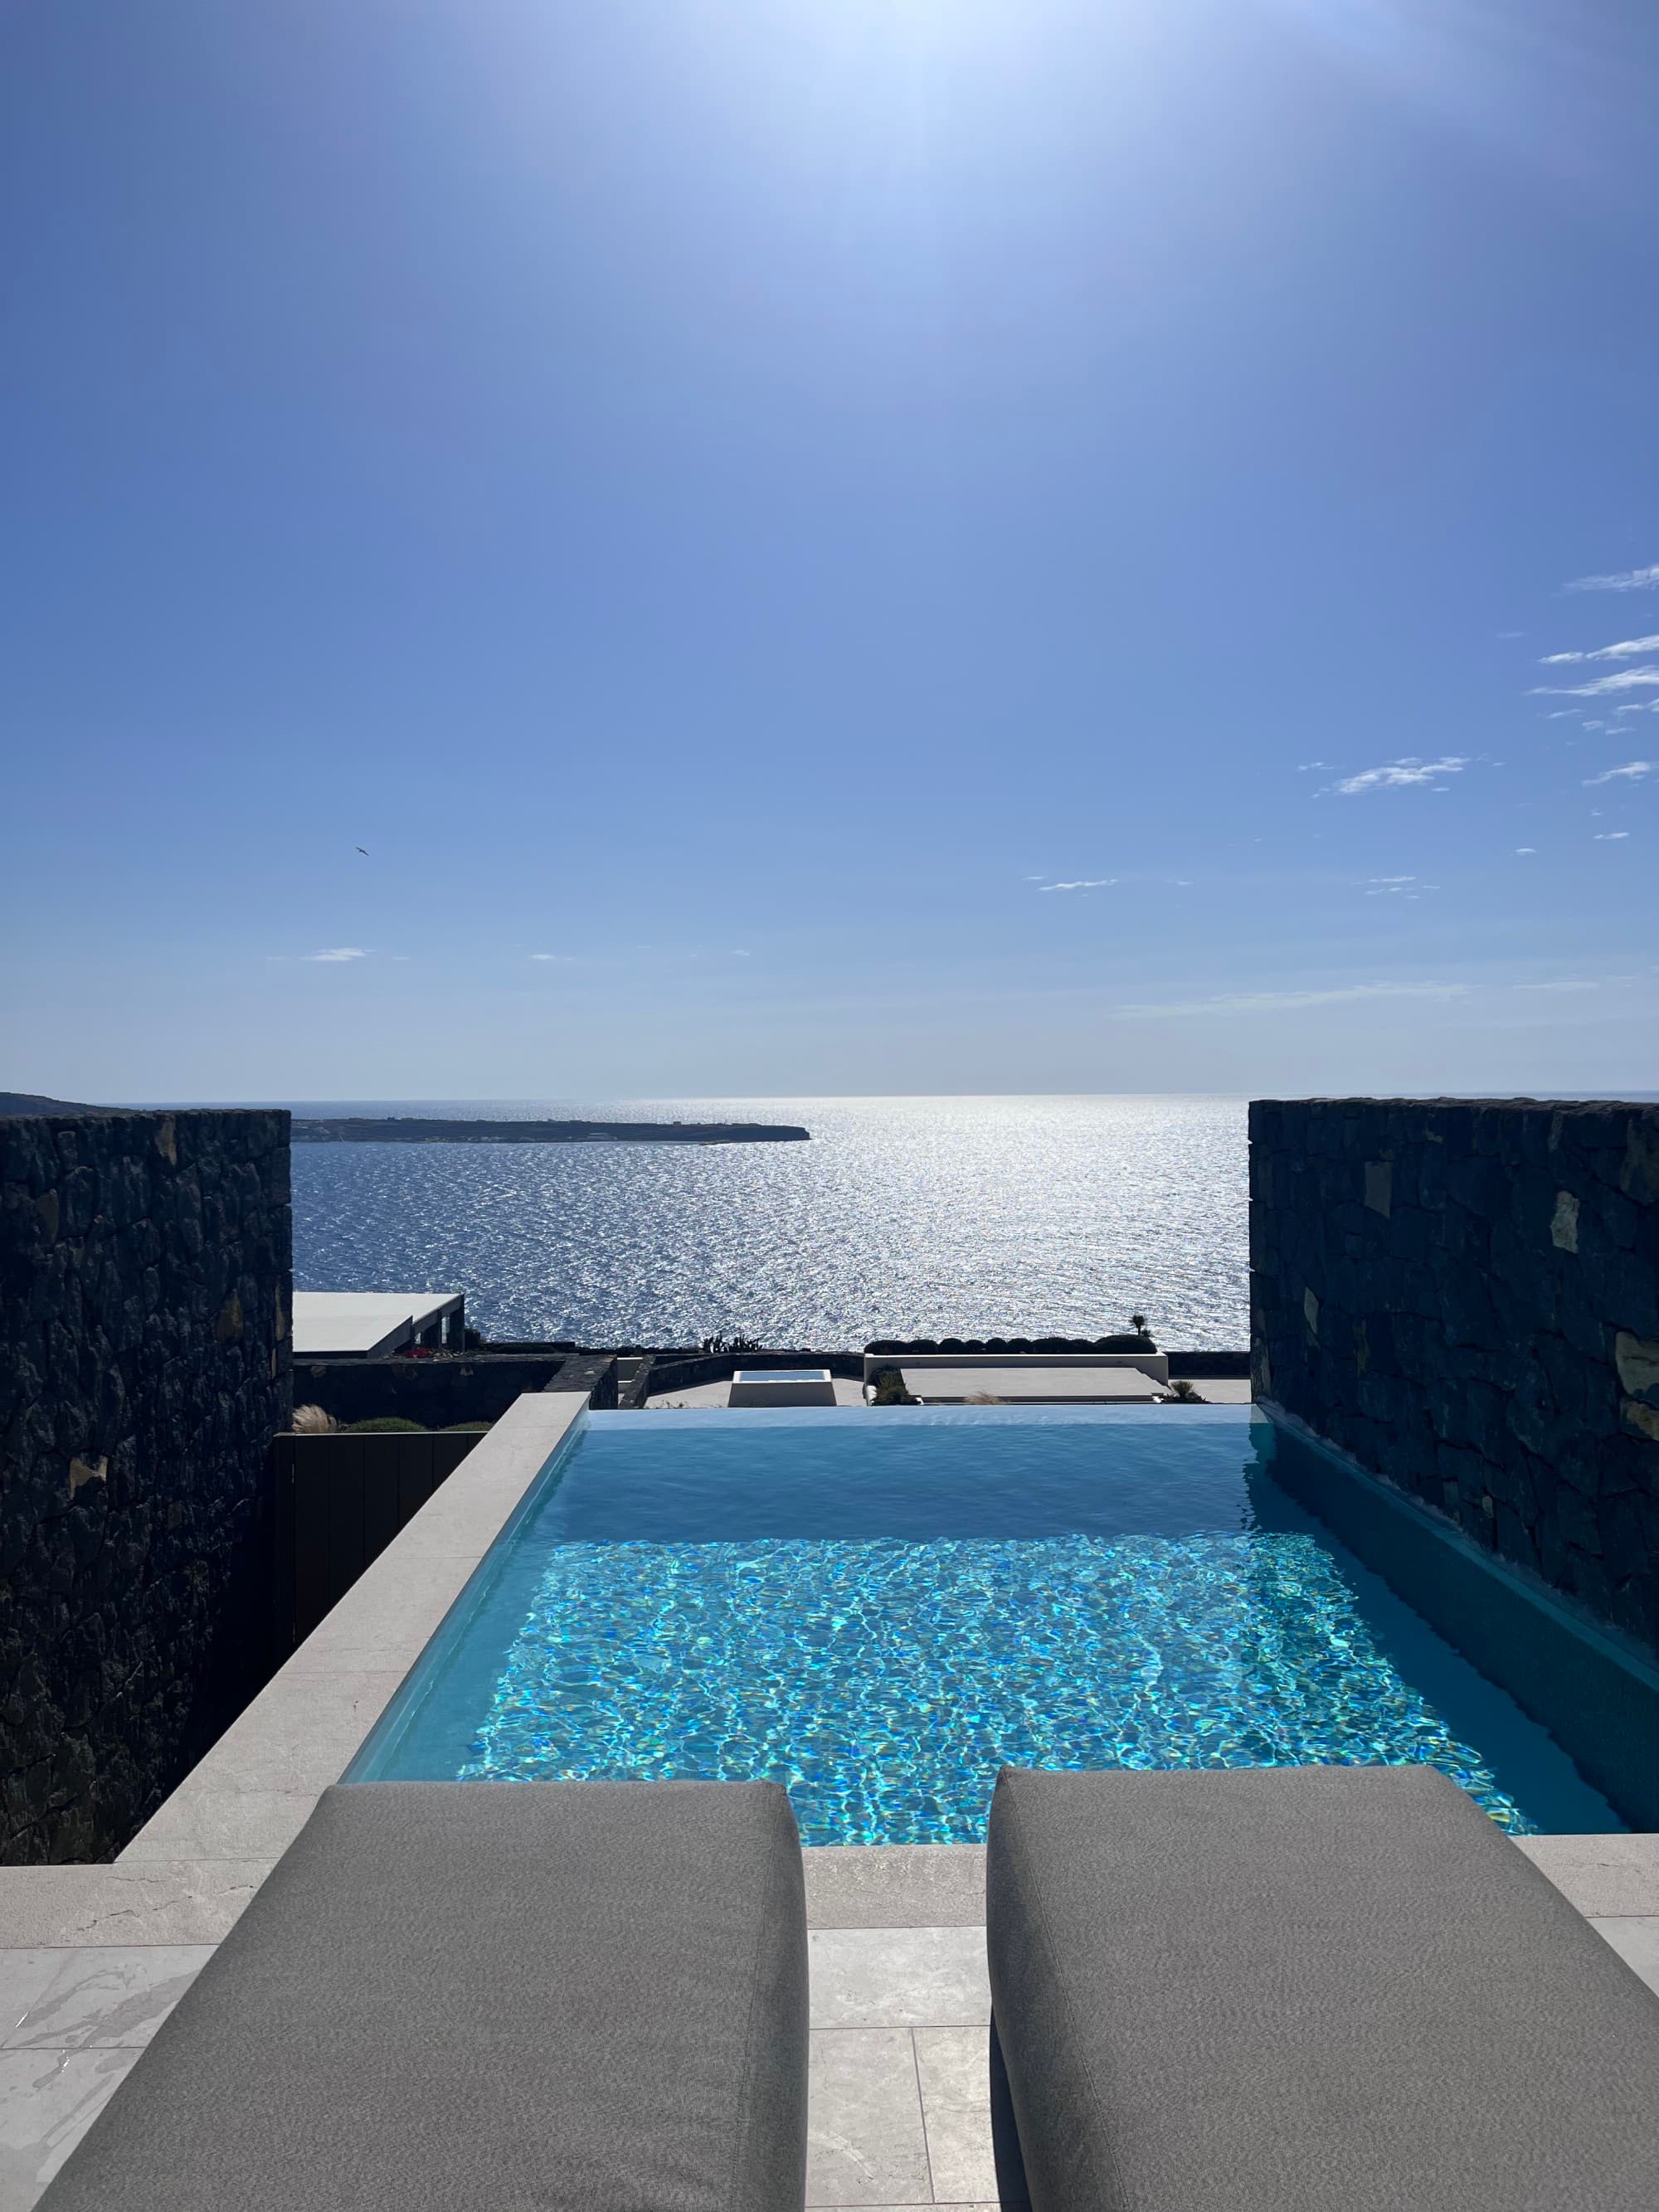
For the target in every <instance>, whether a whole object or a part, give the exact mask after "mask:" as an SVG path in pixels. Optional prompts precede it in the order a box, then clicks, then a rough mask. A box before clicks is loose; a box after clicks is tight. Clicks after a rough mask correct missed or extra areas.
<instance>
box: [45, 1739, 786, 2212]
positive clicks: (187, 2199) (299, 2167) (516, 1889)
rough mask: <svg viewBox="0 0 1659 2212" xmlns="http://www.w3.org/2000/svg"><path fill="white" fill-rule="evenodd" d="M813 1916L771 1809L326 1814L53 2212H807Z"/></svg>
mask: <svg viewBox="0 0 1659 2212" xmlns="http://www.w3.org/2000/svg"><path fill="white" fill-rule="evenodd" d="M805 2165H806V1918H805V1905H804V1901H803V1896H802V1881H801V1857H800V1848H799V1838H798V1836H797V1834H796V1830H795V1823H794V1820H793V1817H792V1815H791V1814H790V1810H789V1801H788V1799H787V1796H785V1794H784V1792H783V1791H782V1790H781V1789H779V1788H777V1787H776V1785H775V1784H770V1783H740V1784H739V1783H724V1784H721V1783H716V1784H705V1783H604V1782H600V1783H586V1782H568V1783H497V1784H488V1783H371V1784H364V1785H362V1786H358V1787H355V1788H343V1789H335V1790H329V1791H328V1792H327V1793H326V1795H325V1796H324V1798H323V1800H322V1802H321V1803H320V1804H319V1806H318V1808H317V1810H316V1812H315V1813H314V1814H313V1816H312V1819H311V1820H310V1822H309V1823H308V1824H307V1826H306V1828H305V1829H304V1831H303V1832H301V1836H300V1838H299V1839H298V1841H297V1842H296V1843H295V1844H294V1846H293V1848H292V1849H291V1850H289V1852H288V1854H287V1856H286V1857H284V1858H283V1861H282V1862H281V1863H280V1864H279V1865H278V1866H277V1868H276V1870H275V1872H274V1873H273V1874H272V1875H271V1876H270V1880H269V1881H267V1882H266V1883H265V1885H264V1887H263V1888H262V1889H261V1890H260V1891H259V1893H258V1895H257V1896H256V1897H255V1898H254V1899H253V1901H252V1904H251V1905H249V1907H248V1909H247V1911H246V1913H245V1914H244V1916H243V1917H242V1919H241V1920H240V1923H238V1925H237V1926H236V1927H235V1929H234V1930H233V1931H232V1933H231V1935H230V1936H229V1937H228V1939H227V1941H226V1942H224V1943H223V1944H222V1946H221V1947H220V1949H219V1950H218V1952H217V1953H216V1955H215V1956H214V1958H212V1959H211V1960H210V1961H209V1963H208V1965H207V1966H205V1967H204V1970H203V1972H202V1973H201V1975H200V1977H199V1978H198V1979H197V1982H196V1983H195V1984H194V1986H193V1987H192V1988H191V1989H190V1990H188V1991H187V1992H186V1993H185V1997H184V1999H183V2001H182V2002H181V2003H180V2004H179V2008H178V2009H177V2011H176V2012H175V2013H174V2014H173V2016H172V2018H171V2019H169V2020H168V2021H166V2022H165V2023H164V2024H163V2026H162V2027H161V2029H160V2031H159V2032H158V2033H157V2035H156V2037H155V2041H154V2043H153V2044H152V2045H150V2047H149V2050H148V2051H146V2052H145V2054H144V2056H143V2057H142V2058H141V2059H140V2060H139V2062H138V2063H137V2066H136V2067H135V2068H134V2069H133V2070H132V2073H131V2075H129V2077H128V2078H127V2080H126V2081H125V2082H124V2083H123V2084H122V2086H121V2087H120V2088H119V2089H118V2090H117V2092H116V2093H115V2095H114V2096H113V2098H112V2100H110V2103H109V2105H108V2106H107V2108H106V2111H105V2112H104V2113H103V2115H102V2116H101V2117H100V2119H98V2120H97V2121H96V2122H95V2123H94V2125H93V2127H92V2129H91V2130H90V2131H89V2132H88V2136H87V2138H86V2140H85V2142H83V2143H82V2146H81V2148H79V2150H77V2151H76V2153H75V2154H74V2156H73V2157H72V2158H71V2159H70V2160H69V2162H68V2164H67V2165H66V2166H64V2170H63V2172H62V2173H61V2174H59V2176H58V2179H57V2180H56V2181H55V2182H54V2183H53V2184H52V2187H51V2188H50V2189H49V2190H48V2191H47V2192H46V2197H45V2198H44V2199H43V2200H42V2203H43V2207H45V2206H49V2207H50V2212H93V2208H94V2207H95V2208H97V2212H117V2208H119V2212H470V2208H478V2212H485V2208H487V2212H795V2208H799V2206H800V2204H801V2203H802V2202H803V2199H804V2197H805Z"/></svg>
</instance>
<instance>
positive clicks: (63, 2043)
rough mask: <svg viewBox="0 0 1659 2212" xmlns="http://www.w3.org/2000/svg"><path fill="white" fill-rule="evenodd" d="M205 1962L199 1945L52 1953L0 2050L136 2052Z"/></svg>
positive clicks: (204, 1950)
mask: <svg viewBox="0 0 1659 2212" xmlns="http://www.w3.org/2000/svg"><path fill="white" fill-rule="evenodd" d="M212 1956H213V1953H212V1950H211V1948H209V1947H208V1946H205V1945H201V1944H196V1945H184V1944H179V1945H172V1944H164V1943H155V1944H149V1945H146V1946H144V1947H143V1948H134V1949H131V1950H103V1949H97V1948H93V1949H88V1950H84V1951H60V1952H58V1970H57V1972H56V1973H54V1974H53V1976H52V1979H51V1980H50V1982H49V1983H48V1984H46V1988H45V1989H44V1990H41V1992H40V1995H39V1996H37V1997H36V1998H35V2000H34V2002H33V2004H31V2005H30V2006H29V2008H28V2009H27V2011H26V2012H25V2014H24V2015H23V2017H22V2019H21V2021H18V2023H17V2024H16V2026H15V2027H13V2029H12V2030H11V2032H10V2033H9V2035H7V2036H6V2038H5V2048H6V2049H7V2050H8V2051H35V2050H50V2051H75V2050H79V2049H82V2048H85V2049H88V2050H105V2049H114V2048H117V2047H123V2048H130V2049H132V2050H142V2048H143V2045H145V2044H147V2043H148V2042H149V2039H150V2038H151V2036H152V2035H154V2034H155V2031H156V2029H157V2028H158V2027H160V2026H161V2022H162V2021H164V2020H165V2019H166V2018H167V2015H168V2014H169V2013H170V2012H171V2011H172V2010H173V2007H174V2005H176V2004H177V2003H178V2002H179V1998H180V1997H181V1996H183V1995H184V1993H185V1990H187V1989H188V1988H189V1987H190V1985H191V1983H192V1982H193V1981H194V1980H195V1978H196V1977H197V1974H199V1973H200V1972H201V1971H202V1968H203V1967H204V1966H205V1965H206V1964H207V1962H208V1960H210V1958H211V1957H212Z"/></svg>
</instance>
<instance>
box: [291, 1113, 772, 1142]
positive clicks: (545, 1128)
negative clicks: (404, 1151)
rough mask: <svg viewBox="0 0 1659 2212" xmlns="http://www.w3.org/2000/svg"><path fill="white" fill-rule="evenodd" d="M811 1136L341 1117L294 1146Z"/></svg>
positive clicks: (298, 1125)
mask: <svg viewBox="0 0 1659 2212" xmlns="http://www.w3.org/2000/svg"><path fill="white" fill-rule="evenodd" d="M810 1135H811V1133H810V1131H808V1130H805V1129H798V1128H796V1127H793V1125H791V1124H787V1123H784V1122H775V1121H424V1120H418V1119H416V1117H415V1116H413V1115H406V1114H389V1115H386V1116H384V1117H380V1116H375V1115H356V1114H351V1115H340V1116H338V1117H337V1118H336V1119H331V1120H329V1121H302V1120H301V1118H300V1117H299V1116H298V1115H295V1121H294V1142H295V1144H296V1145H800V1144H805V1143H807V1142H808V1141H809V1139H810Z"/></svg>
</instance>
